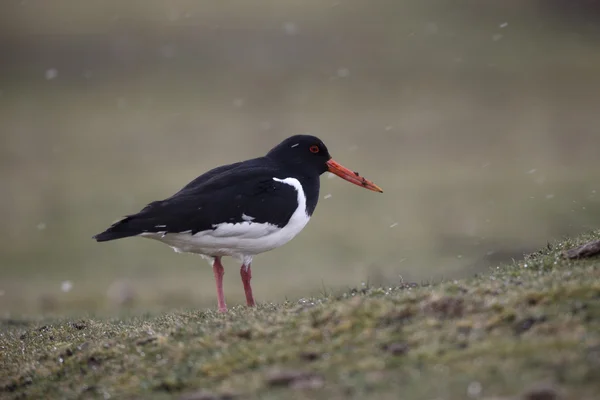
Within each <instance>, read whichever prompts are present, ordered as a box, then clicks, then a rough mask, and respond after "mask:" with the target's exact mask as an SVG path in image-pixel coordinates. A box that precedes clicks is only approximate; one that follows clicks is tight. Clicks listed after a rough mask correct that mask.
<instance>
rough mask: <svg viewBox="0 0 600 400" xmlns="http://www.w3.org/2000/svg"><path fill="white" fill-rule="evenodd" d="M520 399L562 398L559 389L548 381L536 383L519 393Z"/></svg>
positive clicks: (545, 399) (552, 399)
mask: <svg viewBox="0 0 600 400" xmlns="http://www.w3.org/2000/svg"><path fill="white" fill-rule="evenodd" d="M520 398H521V400H558V399H561V398H562V395H561V394H560V391H559V390H558V388H557V387H555V386H554V385H553V384H551V383H548V382H542V383H537V384H535V385H533V386H532V387H530V388H529V389H527V390H525V391H524V392H523V393H522V394H521V397H520Z"/></svg>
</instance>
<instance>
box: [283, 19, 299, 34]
mask: <svg viewBox="0 0 600 400" xmlns="http://www.w3.org/2000/svg"><path fill="white" fill-rule="evenodd" d="M283 31H284V32H285V34H286V35H290V36H294V35H296V34H297V33H298V25H296V24H295V23H293V22H285V23H284V24H283Z"/></svg>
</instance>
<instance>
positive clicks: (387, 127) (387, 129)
mask: <svg viewBox="0 0 600 400" xmlns="http://www.w3.org/2000/svg"><path fill="white" fill-rule="evenodd" d="M384 129H385V130H386V131H391V130H392V129H394V127H393V126H391V125H388V126H386V127H385V128H384Z"/></svg>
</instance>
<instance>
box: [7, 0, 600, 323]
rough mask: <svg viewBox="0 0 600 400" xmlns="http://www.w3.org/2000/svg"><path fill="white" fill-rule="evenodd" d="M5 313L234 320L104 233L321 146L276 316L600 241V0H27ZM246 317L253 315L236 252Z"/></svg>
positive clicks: (158, 259)
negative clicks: (284, 145) (358, 177)
mask: <svg viewBox="0 0 600 400" xmlns="http://www.w3.org/2000/svg"><path fill="white" fill-rule="evenodd" d="M0 54H1V55H2V56H1V57H0V179H1V193H2V196H0V220H1V221H2V226H3V229H2V234H1V235H2V236H1V237H2V240H0V263H1V265H0V313H2V315H5V316H7V315H21V314H32V315H33V314H41V313H59V314H61V313H81V312H95V313H109V314H110V313H114V312H119V311H122V310H124V309H125V310H134V311H148V310H149V311H156V310H162V309H168V308H172V307H214V306H215V303H216V293H215V289H214V283H213V276H212V271H211V268H210V267H209V265H208V264H207V263H206V262H205V261H203V260H202V259H201V258H200V257H198V256H194V255H178V254H175V253H173V251H172V250H171V249H170V248H168V247H167V246H165V245H162V244H160V243H157V242H155V241H150V240H143V239H127V240H122V241H116V242H109V243H101V244H100V243H96V242H95V241H93V240H92V239H91V237H92V235H94V234H96V233H98V232H100V231H102V230H104V229H105V228H106V227H107V226H108V225H110V224H111V223H112V222H113V221H114V220H116V219H118V218H119V217H121V216H122V215H124V214H128V213H132V212H137V211H139V210H140V209H141V208H142V207H143V206H144V205H145V204H147V203H148V202H150V201H152V200H156V199H162V198H165V197H168V196H169V195H171V194H172V193H173V192H175V191H176V190H178V189H179V188H180V187H182V186H183V185H184V184H186V183H187V182H188V181H190V180H191V179H193V178H194V177H196V176H197V175H199V174H201V173H202V172H204V171H206V170H207V169H210V168H212V167H214V166H216V165H220V164H225V163H230V162H235V161H238V160H242V159H247V158H251V157H255V156H259V155H262V154H264V153H266V151H267V150H269V149H270V148H271V147H272V146H274V145H275V144H277V143H278V142H279V141H280V140H282V139H284V138H285V137H287V136H290V135H293V134H301V133H311V134H314V135H317V136H319V137H320V138H321V139H323V141H324V142H325V143H326V144H327V145H328V147H329V149H330V150H331V153H332V154H333V156H334V158H335V159H336V160H337V161H339V162H341V163H342V164H344V165H346V166H348V167H349V168H352V169H354V170H357V171H360V172H361V174H362V175H364V176H365V177H367V178H369V179H371V180H373V181H375V182H376V183H377V184H379V185H380V186H381V187H382V188H383V189H384V191H385V192H384V193H383V194H382V195H379V194H375V193H372V192H368V191H365V190H360V189H359V188H357V187H356V186H353V185H350V184H347V183H346V182H344V181H342V180H340V179H338V178H335V179H328V177H327V176H323V178H322V189H321V200H320V202H319V206H318V207H317V210H316V212H315V214H314V218H313V219H312V221H311V222H310V224H309V225H308V226H307V229H305V230H304V231H303V232H302V233H301V234H300V235H299V236H298V237H297V238H296V239H295V240H293V241H292V242H290V243H289V244H288V245H286V246H285V247H283V248H280V249H278V250H275V251H272V252H270V253H266V254H263V255H261V256H258V257H256V258H255V261H254V265H253V266H254V268H253V270H254V274H253V275H254V277H253V278H254V279H253V285H254V287H255V296H256V298H257V300H258V301H259V302H272V301H273V302H275V301H282V300H284V299H286V298H287V299H291V300H296V299H299V298H301V297H306V296H310V295H315V294H319V293H322V292H331V291H336V290H341V289H347V288H348V287H360V286H361V285H363V284H367V283H368V284H374V285H384V286H394V285H397V284H398V283H400V282H401V281H404V282H421V281H433V282H436V281H440V280H444V279H456V278H461V277H468V276H471V275H473V274H474V273H476V272H482V271H486V270H488V269H489V268H490V267H491V266H495V265H497V264H498V263H500V262H504V261H510V260H511V259H513V258H514V259H518V258H520V257H522V255H523V253H526V252H529V251H533V250H536V249H537V248H539V247H540V246H544V245H545V244H546V243H547V241H551V240H554V239H559V238H561V237H563V236H565V235H571V234H577V233H579V232H585V231H587V230H590V229H593V228H598V227H600V180H599V178H600V157H599V156H598V152H599V146H600V132H599V130H600V106H599V104H600V2H598V1H591V0H578V1H576V0H570V1H566V0H564V1H559V0H555V1H550V0H538V1H535V0H530V1H523V0H503V1H500V0H496V1H491V0H488V1H485V0H478V1H475V0H459V1H452V2H448V1H442V0H430V1H416V0H413V1H409V0H394V1H391V0H388V1H384V0H373V1H369V2H367V1H358V0H347V1H343V0H342V1H338V0H330V1H323V0H318V1H316V0H305V1H291V0H283V1H267V0H255V1H252V2H249V1H242V0H225V1H202V2H199V1H191V0H188V1H184V0H180V1H177V0H173V1H168V2H167V1H156V0H137V1H136V0H130V1H116V0H88V1H85V2H81V1H75V0H73V1H62V0H52V1H35V0H21V1H16V0H6V1H5V2H4V3H3V5H2V12H1V13H0ZM225 267H226V275H225V293H226V297H227V300H228V302H229V304H230V305H234V304H239V303H241V302H242V301H243V298H244V297H243V290H242V285H241V282H240V279H239V272H238V268H239V265H238V264H237V261H235V260H232V259H227V260H225Z"/></svg>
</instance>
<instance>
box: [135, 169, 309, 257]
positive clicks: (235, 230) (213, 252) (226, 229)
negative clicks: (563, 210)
mask: <svg viewBox="0 0 600 400" xmlns="http://www.w3.org/2000/svg"><path fill="white" fill-rule="evenodd" d="M273 180H275V181H277V182H281V183H285V184H287V185H290V186H292V187H293V188H294V189H296V193H297V202H298V207H296V210H295V211H294V213H293V214H292V216H291V217H290V220H289V221H288V223H287V224H286V225H285V226H284V227H282V228H280V227H278V226H276V225H273V224H269V223H256V222H252V219H254V218H253V217H252V216H250V215H244V216H243V217H244V218H243V219H244V221H243V222H238V223H235V224H233V223H221V224H217V225H213V227H214V229H211V230H206V231H201V232H197V233H196V234H194V235H192V234H191V232H182V233H166V234H165V233H162V232H158V233H150V232H148V233H143V234H142V235H141V236H143V237H148V238H151V239H156V240H159V241H161V242H163V243H166V244H168V245H169V246H171V247H173V249H174V250H175V251H177V252H185V253H196V254H203V255H207V256H211V257H216V256H234V257H237V258H240V259H247V258H248V256H250V257H251V256H253V255H256V254H260V253H264V252H265V251H269V250H273V249H275V248H277V247H280V246H283V245H284V244H286V243H287V242H289V241H290V240H292V239H293V238H294V237H295V236H296V235H297V234H298V233H300V231H301V230H302V229H304V227H305V226H306V224H307V223H308V221H309V220H310V217H309V216H308V214H307V212H306V196H305V195H304V190H303V189H302V185H301V184H300V182H299V181H298V180H297V179H296V178H285V179H278V178H273Z"/></svg>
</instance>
